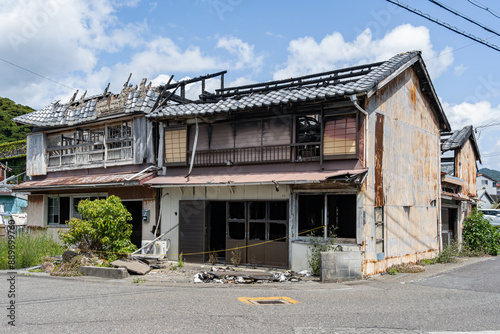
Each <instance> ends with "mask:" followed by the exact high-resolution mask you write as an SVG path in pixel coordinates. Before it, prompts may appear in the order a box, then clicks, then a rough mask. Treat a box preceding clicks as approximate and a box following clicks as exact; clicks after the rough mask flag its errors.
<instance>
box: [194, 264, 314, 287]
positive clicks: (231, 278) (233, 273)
mask: <svg viewBox="0 0 500 334" xmlns="http://www.w3.org/2000/svg"><path fill="white" fill-rule="evenodd" d="M309 276H310V273H309V272H308V271H303V272H300V273H296V272H294V271H291V270H287V271H284V272H265V271H237V270H235V269H234V268H232V267H212V268H211V270H210V271H203V272H199V273H196V274H195V275H194V276H193V283H221V284H224V283H232V284H251V283H273V282H302V281H303V278H304V277H309Z"/></svg>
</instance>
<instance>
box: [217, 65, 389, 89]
mask: <svg viewBox="0 0 500 334" xmlns="http://www.w3.org/2000/svg"><path fill="white" fill-rule="evenodd" d="M382 64H383V62H379V63H374V64H370V65H360V66H355V67H350V68H349V69H344V70H335V71H329V72H322V73H317V74H310V75H305V76H301V77H296V78H290V79H283V80H276V81H269V82H264V83H258V84H251V85H244V86H237V87H228V88H224V89H216V92H217V95H218V96H231V95H238V94H245V93H251V92H257V91H265V90H274V89H281V88H287V87H295V86H307V85H311V84H316V83H322V82H325V83H326V82H330V81H334V83H338V81H336V80H341V79H347V78H355V77H358V76H361V75H366V74H367V73H369V72H371V71H372V70H373V69H374V68H376V67H378V66H380V65H382ZM326 76H328V77H326ZM325 77H326V78H325ZM314 78H318V79H316V80H308V79H314Z"/></svg>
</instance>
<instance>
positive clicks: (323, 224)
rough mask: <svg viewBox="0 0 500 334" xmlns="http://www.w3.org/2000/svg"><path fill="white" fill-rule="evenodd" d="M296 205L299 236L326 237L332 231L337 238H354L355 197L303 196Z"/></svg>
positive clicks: (346, 195)
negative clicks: (297, 208)
mask: <svg viewBox="0 0 500 334" xmlns="http://www.w3.org/2000/svg"><path fill="white" fill-rule="evenodd" d="M298 205H299V215H298V218H299V224H298V225H299V236H302V237H304V236H325V237H326V236H327V235H328V234H329V233H330V232H331V231H332V230H334V231H335V232H334V233H335V235H336V236H337V237H338V238H347V239H353V238H356V195H351V194H338V195H337V194H303V195H299V199H298ZM325 211H326V215H325ZM325 218H326V221H325ZM325 229H326V231H325Z"/></svg>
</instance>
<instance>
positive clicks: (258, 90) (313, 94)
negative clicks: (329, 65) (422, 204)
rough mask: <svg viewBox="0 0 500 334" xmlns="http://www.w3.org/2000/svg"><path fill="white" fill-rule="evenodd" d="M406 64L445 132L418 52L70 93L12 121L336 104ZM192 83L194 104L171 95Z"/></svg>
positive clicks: (62, 122) (51, 123)
mask: <svg viewBox="0 0 500 334" xmlns="http://www.w3.org/2000/svg"><path fill="white" fill-rule="evenodd" d="M410 66H414V69H415V71H416V73H417V75H418V77H419V80H420V84H421V87H422V92H423V93H424V94H426V95H427V96H428V98H429V101H430V104H431V106H432V107H433V109H434V112H435V114H436V115H437V117H438V119H439V124H440V128H441V130H447V131H449V130H450V125H449V123H448V120H447V118H446V116H445V114H444V111H443V109H442V107H441V104H440V102H439V100H438V98H437V95H436V93H435V91H434V87H433V86H432V83H431V81H430V78H429V75H428V73H427V70H426V68H425V65H424V63H423V60H422V57H421V53H420V52H419V51H411V52H405V53H401V54H398V55H396V56H394V57H392V58H391V59H389V60H387V61H383V62H376V63H371V64H367V65H360V66H354V67H348V68H344V69H339V70H335V71H329V72H323V73H317V74H311V75H306V76H302V77H297V78H291V79H285V80H278V81H270V82H264V83H258V84H253V85H245V86H238V87H227V88H225V87H224V84H223V78H224V74H225V73H226V72H225V71H224V72H219V73H216V74H213V75H207V76H204V77H199V78H195V79H191V80H187V81H184V82H183V81H180V82H178V83H175V84H170V82H169V83H168V84H167V85H164V86H159V87H151V84H150V85H148V86H146V85H145V79H144V80H143V82H142V83H141V85H140V86H139V87H137V86H136V87H135V88H132V86H129V85H128V81H127V83H126V84H125V85H124V89H123V90H122V92H121V93H120V94H118V95H114V94H112V93H108V92H107V89H106V90H105V91H104V93H103V94H101V95H96V96H92V97H89V98H85V94H84V96H83V97H82V98H80V99H79V100H78V101H75V97H76V93H75V96H73V98H72V99H71V101H70V102H68V103H66V104H61V103H59V101H56V102H53V103H51V104H50V105H49V106H47V107H45V108H43V109H41V110H38V111H34V112H32V113H29V114H26V115H22V116H19V117H16V118H15V119H14V120H15V121H16V122H18V123H21V124H27V125H31V126H35V127H42V128H44V127H48V128H51V127H52V128H53V127H61V126H74V125H78V124H84V123H89V122H92V121H95V120H97V119H98V118H101V117H105V116H109V115H114V114H117V113H121V114H131V113H139V114H144V115H146V117H149V118H179V117H182V118H188V117H194V116H207V115H214V114H220V113H223V114H224V113H230V112H234V111H239V110H249V109H253V108H263V107H271V106H279V105H285V104H289V103H296V102H306V101H322V100H325V99H330V100H332V99H333V100H335V99H338V100H342V99H346V98H347V96H350V95H358V96H363V95H366V96H368V97H369V96H371V95H372V94H373V93H374V92H376V91H377V90H378V89H380V88H381V87H382V86H383V85H384V84H385V83H386V81H387V80H386V79H388V78H391V75H394V74H398V73H401V72H402V71H403V70H405V69H407V68H409V67H410ZM215 76H221V88H220V89H216V90H215V93H209V92H206V91H205V90H204V88H205V85H204V83H205V81H204V80H205V79H208V78H212V77H215ZM195 81H202V94H201V95H200V97H199V99H198V100H196V101H193V100H189V99H186V98H185V97H184V96H183V95H184V94H182V95H181V96H180V97H179V96H177V95H175V91H176V90H177V88H179V85H181V84H182V85H183V86H182V88H184V84H186V83H192V82H195ZM108 86H109V85H108Z"/></svg>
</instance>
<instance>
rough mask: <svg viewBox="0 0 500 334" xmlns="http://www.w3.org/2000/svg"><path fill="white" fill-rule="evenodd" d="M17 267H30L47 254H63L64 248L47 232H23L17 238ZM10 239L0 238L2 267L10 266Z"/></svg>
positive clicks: (15, 252) (0, 262)
mask: <svg viewBox="0 0 500 334" xmlns="http://www.w3.org/2000/svg"><path fill="white" fill-rule="evenodd" d="M15 246H16V247H15V250H14V254H15V262H16V263H15V269H20V268H28V267H32V266H36V265H38V264H41V263H42V262H43V261H42V259H43V258H44V257H47V256H56V255H61V254H62V253H63V251H64V248H63V247H62V246H61V245H60V244H59V243H57V241H55V240H54V239H53V238H52V237H51V236H49V235H47V234H45V233H32V234H30V233H22V234H20V235H18V236H17V237H16V239H15ZM8 255H9V244H8V239H7V238H4V239H0V269H10V267H9V260H8Z"/></svg>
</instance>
